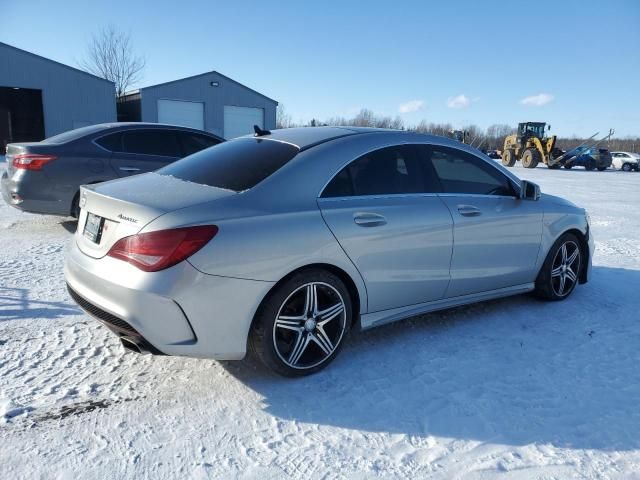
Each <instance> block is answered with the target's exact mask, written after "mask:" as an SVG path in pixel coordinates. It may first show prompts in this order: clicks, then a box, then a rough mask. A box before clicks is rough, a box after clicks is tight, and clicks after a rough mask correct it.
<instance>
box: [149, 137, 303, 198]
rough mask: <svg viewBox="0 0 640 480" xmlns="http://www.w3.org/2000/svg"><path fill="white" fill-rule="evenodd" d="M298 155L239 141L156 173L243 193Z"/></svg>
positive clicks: (292, 149) (291, 149)
mask: <svg viewBox="0 0 640 480" xmlns="http://www.w3.org/2000/svg"><path fill="white" fill-rule="evenodd" d="M299 151H300V149H299V148H298V147H296V146H295V145H291V144H289V143H283V142H278V141H275V140H267V139H261V138H240V139H237V140H232V141H230V142H225V143H221V144H219V145H216V146H215V147H211V148H207V149H205V150H202V151H200V152H198V153H194V154H193V155H189V156H188V157H185V158H183V159H182V160H178V161H177V162H174V163H172V164H170V165H168V166H166V167H164V168H161V169H160V170H158V171H157V172H156V173H159V174H161V175H170V176H172V177H175V178H179V179H181V180H186V181H188V182H194V183H199V184H202V185H209V186H211V187H218V188H225V189H227V190H234V191H236V192H242V191H244V190H248V189H250V188H252V187H254V186H255V185H257V184H258V183H260V182H261V181H262V180H264V179H265V178H267V177H268V176H269V175H271V174H273V173H274V172H276V171H277V170H278V169H280V168H281V167H283V166H284V165H285V164H286V163H288V162H289V161H290V160H291V159H293V157H295V156H296V155H297V153H298V152H299Z"/></svg>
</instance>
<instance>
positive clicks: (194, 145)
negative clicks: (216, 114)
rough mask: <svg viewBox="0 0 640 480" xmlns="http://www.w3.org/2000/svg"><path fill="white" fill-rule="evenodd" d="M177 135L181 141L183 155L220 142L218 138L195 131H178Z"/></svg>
mask: <svg viewBox="0 0 640 480" xmlns="http://www.w3.org/2000/svg"><path fill="white" fill-rule="evenodd" d="M179 136H180V141H181V142H182V153H183V155H184V156H185V157H186V156H187V155H191V154H192V153H196V152H199V151H200V150H204V149H205V148H209V147H213V146H214V145H217V144H219V143H220V140H217V139H215V138H213V137H208V136H206V135H199V134H197V133H187V132H180V133H179Z"/></svg>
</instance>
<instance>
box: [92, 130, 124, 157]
mask: <svg viewBox="0 0 640 480" xmlns="http://www.w3.org/2000/svg"><path fill="white" fill-rule="evenodd" d="M96 143H97V144H98V145H100V146H101V147H102V148H106V149H107V150H109V151H110V152H121V151H122V134H121V133H112V134H111V135H105V136H104V137H100V138H98V139H97V140H96Z"/></svg>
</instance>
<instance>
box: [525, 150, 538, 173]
mask: <svg viewBox="0 0 640 480" xmlns="http://www.w3.org/2000/svg"><path fill="white" fill-rule="evenodd" d="M538 163H540V152H539V151H538V150H536V149H535V148H527V149H526V150H525V151H524V153H523V154H522V166H523V167H524V168H536V167H537V166H538Z"/></svg>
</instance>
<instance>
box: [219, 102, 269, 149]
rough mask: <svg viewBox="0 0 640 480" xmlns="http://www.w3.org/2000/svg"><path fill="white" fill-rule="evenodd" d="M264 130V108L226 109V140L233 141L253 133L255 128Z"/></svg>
mask: <svg viewBox="0 0 640 480" xmlns="http://www.w3.org/2000/svg"><path fill="white" fill-rule="evenodd" d="M254 125H258V126H259V127H260V128H264V111H263V110H262V108H250V107H234V106H230V105H225V107H224V138H226V139H227V140H228V139H231V138H236V137H240V136H241V135H246V134H247V133H253V126H254Z"/></svg>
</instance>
